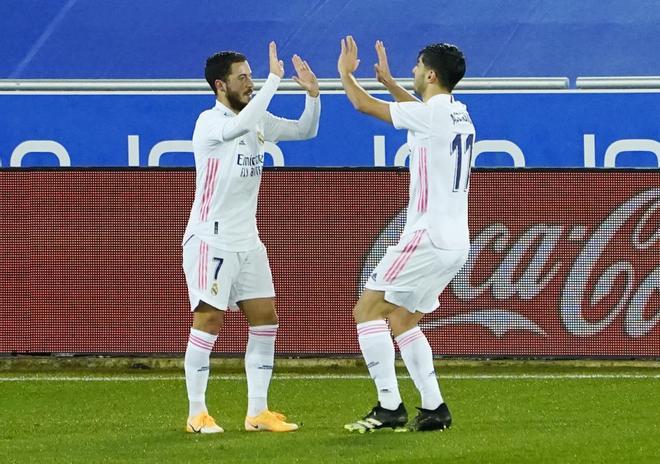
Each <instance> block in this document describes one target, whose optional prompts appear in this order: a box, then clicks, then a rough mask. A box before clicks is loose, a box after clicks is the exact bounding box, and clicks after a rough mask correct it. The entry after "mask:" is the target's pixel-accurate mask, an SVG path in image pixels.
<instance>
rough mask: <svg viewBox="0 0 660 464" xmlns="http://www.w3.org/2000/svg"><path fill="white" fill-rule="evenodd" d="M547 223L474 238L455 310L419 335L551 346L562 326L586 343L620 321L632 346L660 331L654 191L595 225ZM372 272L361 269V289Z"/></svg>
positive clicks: (385, 239)
mask: <svg viewBox="0 0 660 464" xmlns="http://www.w3.org/2000/svg"><path fill="white" fill-rule="evenodd" d="M479 213H482V214H483V213H484V210H480V211H474V209H473V210H472V211H471V214H479ZM516 213H518V214H516ZM547 216H548V219H550V218H553V219H555V220H554V221H551V220H548V221H547V222H530V221H528V220H525V217H524V215H521V214H520V212H512V214H511V215H509V217H506V218H503V217H500V218H494V219H496V220H492V219H493V218H490V219H491V222H490V223H488V224H487V225H486V226H484V227H483V228H481V229H480V230H476V231H473V237H472V240H471V242H472V246H471V251H470V256H469V258H468V261H467V263H466V265H465V266H464V267H463V269H462V270H461V271H460V272H459V273H458V274H457V275H456V277H455V278H454V280H453V281H452V283H451V285H450V287H449V289H448V290H446V291H445V293H450V295H449V296H448V297H447V298H446V299H447V300H448V301H449V302H450V303H451V306H453V307H451V308H449V309H448V310H447V309H446V308H443V310H442V311H439V312H437V313H438V314H433V315H432V316H431V318H427V319H426V320H425V322H424V324H423V327H424V328H426V329H441V328H446V327H449V326H463V325H475V326H482V327H484V328H486V329H488V330H489V331H490V333H491V334H492V335H493V336H494V337H496V338H498V337H504V336H505V335H506V334H508V333H510V332H521V331H522V332H527V333H530V334H533V335H534V336H536V337H547V338H550V337H553V336H554V335H553V331H552V330H549V329H552V327H553V326H557V325H558V324H561V327H562V328H563V330H564V332H565V334H564V335H566V336H574V337H590V336H594V335H596V334H598V333H600V332H602V331H603V330H605V329H607V328H608V327H610V326H612V324H613V323H614V321H615V320H616V319H617V318H619V317H620V316H623V324H622V332H623V335H625V336H628V337H643V336H646V335H648V334H649V333H650V332H651V331H652V330H653V329H654V328H656V327H658V323H659V322H660V307H659V306H658V294H659V293H660V265H659V264H660V260H659V259H658V257H659V256H660V254H659V253H658V251H659V245H660V189H657V188H653V189H649V190H645V191H642V192H640V193H638V194H635V195H633V196H632V197H630V198H628V199H626V200H625V201H623V202H621V203H620V204H616V205H614V207H613V208H612V209H611V210H610V211H609V213H608V214H607V215H606V216H605V217H604V218H603V219H602V221H600V222H596V221H594V218H593V215H590V212H588V211H587V212H585V213H584V214H582V215H581V216H578V217H576V215H574V214H566V215H559V216H557V215H555V214H553V212H552V211H551V210H549V211H548V214H547ZM497 219H499V220H497ZM507 219H509V220H511V221H512V222H513V224H507V222H506V220H507ZM536 219H538V218H536ZM562 221H563V222H562ZM580 221H582V222H586V223H580ZM404 222H405V210H403V211H401V212H400V213H399V214H398V215H397V216H396V217H395V218H394V219H393V220H392V221H390V223H389V224H388V225H387V227H385V228H384V229H383V230H382V231H381V233H380V234H379V237H378V238H377V239H376V241H375V242H374V245H373V246H372V248H371V250H370V253H369V254H368V255H367V259H365V263H370V264H371V263H373V262H376V261H377V260H378V259H379V256H378V254H379V253H380V254H381V255H382V253H383V252H384V250H385V249H386V247H387V246H389V245H392V244H394V243H395V242H396V239H397V234H396V231H400V230H401V229H402V227H403V224H404ZM513 229H516V230H518V231H520V232H518V233H516V232H515V231H514V230H513ZM370 271H371V269H368V268H367V267H365V268H363V271H362V276H361V277H362V279H361V284H362V285H363V284H364V282H365V281H366V278H367V277H368V275H369V272H370ZM360 290H361V289H360ZM540 296H543V298H540ZM537 300H539V301H538V302H537ZM541 300H542V301H541ZM548 301H550V302H552V303H553V306H552V307H548ZM540 305H542V307H541V306H540ZM447 312H450V313H451V314H450V315H444V314H446V313H447ZM554 332H556V330H555V331H554Z"/></svg>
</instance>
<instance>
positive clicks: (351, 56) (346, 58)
mask: <svg viewBox="0 0 660 464" xmlns="http://www.w3.org/2000/svg"><path fill="white" fill-rule="evenodd" d="M359 64H360V60H359V59H358V49H357V44H356V43H355V40H353V36H350V35H349V36H346V38H345V39H341V53H340V54H339V60H338V61H337V70H338V71H339V75H345V74H353V73H354V72H355V70H356V69H357V67H358V66H359Z"/></svg>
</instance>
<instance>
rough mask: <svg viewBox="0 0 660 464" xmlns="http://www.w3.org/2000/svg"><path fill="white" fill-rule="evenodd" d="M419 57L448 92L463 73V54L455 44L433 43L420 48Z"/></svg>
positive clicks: (461, 77)
mask: <svg viewBox="0 0 660 464" xmlns="http://www.w3.org/2000/svg"><path fill="white" fill-rule="evenodd" d="M419 58H421V59H422V63H424V66H426V67H427V68H430V69H432V70H433V71H435V73H436V75H437V76H438V80H439V81H440V84H441V85H442V86H443V87H445V88H446V89H447V90H449V91H450V92H451V91H452V90H454V87H455V86H456V84H458V81H460V80H461V79H463V76H464V75H465V56H463V52H462V51H460V50H459V48H458V47H457V46H456V45H452V44H448V43H434V44H430V45H427V46H426V47H424V48H423V49H422V50H420V52H419V55H417V59H419Z"/></svg>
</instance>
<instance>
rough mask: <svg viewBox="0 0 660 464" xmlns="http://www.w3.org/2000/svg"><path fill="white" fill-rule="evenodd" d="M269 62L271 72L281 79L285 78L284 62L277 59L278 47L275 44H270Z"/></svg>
mask: <svg viewBox="0 0 660 464" xmlns="http://www.w3.org/2000/svg"><path fill="white" fill-rule="evenodd" d="M268 61H269V64H270V72H271V73H273V74H275V75H276V76H279V77H280V78H281V77H283V76H284V62H283V61H282V60H279V59H277V45H275V42H274V41H273V42H271V43H270V44H268Z"/></svg>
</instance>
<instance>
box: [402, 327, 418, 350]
mask: <svg viewBox="0 0 660 464" xmlns="http://www.w3.org/2000/svg"><path fill="white" fill-rule="evenodd" d="M420 338H424V334H423V333H422V331H421V330H416V331H415V332H414V333H411V334H409V335H406V336H405V337H403V338H402V339H400V340H397V342H396V344H397V345H399V349H401V348H404V347H406V346H408V345H410V344H411V343H412V342H414V341H415V340H418V339H420Z"/></svg>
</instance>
